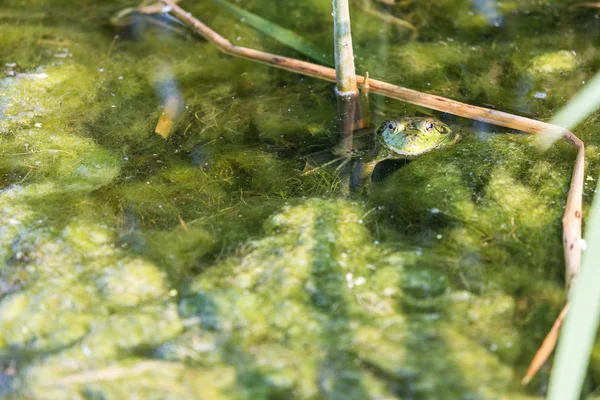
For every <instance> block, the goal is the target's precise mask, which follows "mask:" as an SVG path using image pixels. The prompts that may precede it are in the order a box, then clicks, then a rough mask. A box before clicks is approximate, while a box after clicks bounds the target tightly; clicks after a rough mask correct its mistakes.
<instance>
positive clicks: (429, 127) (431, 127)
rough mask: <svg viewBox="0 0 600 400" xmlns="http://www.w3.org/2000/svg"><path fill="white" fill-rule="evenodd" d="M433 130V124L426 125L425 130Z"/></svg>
mask: <svg viewBox="0 0 600 400" xmlns="http://www.w3.org/2000/svg"><path fill="white" fill-rule="evenodd" d="M432 129H433V122H430V123H429V125H427V130H428V131H430V130H432Z"/></svg>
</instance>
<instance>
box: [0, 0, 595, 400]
mask: <svg viewBox="0 0 600 400" xmlns="http://www.w3.org/2000/svg"><path fill="white" fill-rule="evenodd" d="M188 3H189V4H188ZM364 3H365V2H362V3H361V4H360V6H361V7H364V6H365V4H364ZM574 3H575V2H573V1H558V0H555V1H538V0H535V1H534V0H524V1H504V2H495V1H487V2H486V1H475V2H471V1H467V0H441V1H431V2H417V1H414V2H401V5H398V6H386V5H385V4H383V5H382V4H380V3H378V2H372V3H371V4H370V5H369V6H371V7H377V9H378V10H379V11H381V12H385V13H391V14H392V15H395V16H397V17H399V18H404V19H406V20H407V21H409V22H410V23H412V24H413V25H415V26H416V27H417V28H418V34H419V35H418V38H417V39H411V35H410V32H407V31H406V30H405V29H402V28H400V27H397V26H394V25H390V24H388V23H386V22H385V21H382V20H379V19H377V16H375V15H373V14H369V13H364V12H361V9H362V8H356V9H354V8H353V9H352V10H351V12H352V18H353V35H354V46H355V53H356V63H357V68H358V70H359V71H360V72H364V71H368V72H369V73H370V75H371V76H374V77H377V78H379V79H382V80H385V81H389V82H391V83H395V84H399V85H403V86H406V87H410V88H413V89H417V90H422V91H426V92H429V93H434V94H439V95H443V96H446V97H450V98H453V99H456V100H460V101H464V102H467V103H471V104H476V105H483V106H487V107H495V108H498V109H501V110H503V111H508V112H513V113H517V114H520V115H524V116H528V117H532V118H536V119H541V120H547V119H549V118H550V117H551V116H552V115H553V113H554V112H556V111H557V110H558V109H559V108H560V107H561V106H563V105H564V104H565V103H566V102H567V101H568V100H569V98H570V97H571V96H573V95H574V94H575V93H576V92H577V91H578V90H579V89H580V88H581V87H583V86H584V85H585V82H586V80H589V79H591V77H592V76H593V75H594V73H595V71H596V70H597V68H598V66H599V65H600V53H599V52H598V50H597V49H598V47H599V46H600V37H599V36H598V32H599V31H600V11H598V10H594V9H581V8H571V7H570V6H571V5H572V4H574ZM135 5H136V4H132V3H130V2H127V1H125V0H118V1H116V0H115V1H91V0H82V1H79V2H76V3H74V2H70V1H66V0H46V1H45V0H31V1H27V2H22V1H18V0H4V1H3V2H2V7H0V65H2V66H3V67H4V66H6V72H5V73H3V74H2V76H1V78H0V96H1V97H0V221H1V222H0V398H7V399H126V398H127V399H134V398H137V399H473V400H474V399H536V398H543V395H544V393H545V390H546V386H547V381H548V377H549V367H546V368H545V369H543V370H542V372H541V374H540V375H539V376H538V377H537V378H536V379H535V380H534V381H533V382H532V383H531V384H530V385H529V386H527V387H522V386H521V385H520V383H519V382H520V378H521V376H522V374H523V373H524V371H525V369H526V367H527V365H528V363H529V361H530V359H531V357H532V355H533V354H534V352H535V350H536V349H537V347H538V345H539V344H540V343H541V340H542V339H543V337H544V335H545V334H546V332H547V331H548V329H549V328H550V326H551V324H552V322H553V321H554V318H555V317H556V316H557V315H558V313H559V311H560V309H561V307H562V303H563V300H564V281H563V275H564V264H563V259H562V257H563V256H562V247H561V215H562V212H563V208H564V205H565V200H566V193H567V191H568V186H569V178H570V174H571V172H572V161H573V159H574V156H575V151H574V150H573V149H571V148H570V147H569V146H568V145H567V144H565V143H557V144H555V145H554V146H553V147H552V148H551V149H550V150H549V151H548V152H545V153H540V152H538V151H537V150H536V147H535V142H534V140H533V138H532V137H530V136H528V135H524V134H519V133H515V132H509V131H506V130H501V129H500V128H496V127H493V126H489V125H483V124H479V123H473V122H472V121H468V120H463V119H460V118H455V117H451V116H448V115H439V114H432V113H431V112H430V111H428V110H425V109H421V108H418V107H415V106H410V105H407V104H404V103H401V102H397V101H391V100H386V99H384V98H381V97H377V96H372V97H371V99H370V102H369V107H370V112H371V115H372V119H373V121H374V125H377V124H379V123H381V122H382V121H384V120H386V119H387V118H389V117H396V116H400V117H402V116H424V115H432V116H435V117H437V118H440V119H442V120H443V121H444V122H445V123H447V124H449V125H451V126H452V128H453V129H456V130H460V131H461V136H463V137H464V139H463V140H461V141H460V142H459V143H458V144H456V145H454V146H452V147H448V148H446V149H444V150H442V151H438V152H431V153H427V154H425V155H423V156H421V157H420V158H418V159H416V160H414V161H411V162H409V163H402V162H386V163H384V164H383V165H381V166H380V167H379V168H378V170H379V171H376V174H375V177H374V178H375V179H374V180H375V182H374V183H373V185H372V188H371V190H370V191H369V192H368V193H354V194H352V195H351V196H344V195H343V191H342V186H343V185H341V181H340V177H339V175H338V174H337V173H336V171H335V168H323V169H322V170H320V171H319V172H318V173H314V174H310V175H306V174H305V175H303V174H302V172H303V171H304V170H305V168H306V159H307V157H308V156H309V155H311V154H317V153H319V152H321V153H320V154H327V153H328V151H327V149H329V148H331V147H332V146H334V145H335V144H336V142H337V135H338V128H337V120H336V100H335V96H334V94H333V86H332V85H331V84H329V83H326V82H321V81H318V80H314V79H309V78H306V77H302V76H299V75H295V74H293V73H289V72H283V71H279V70H274V69H270V68H269V67H267V66H263V65H259V64H255V63H252V62H250V61H245V60H239V59H235V58H232V57H229V56H226V55H223V54H221V53H219V52H218V50H216V49H215V48H214V47H213V46H212V45H210V44H208V43H206V42H204V41H203V40H201V39H199V38H193V37H191V35H178V34H170V33H168V32H165V31H160V30H153V29H147V30H146V31H145V32H141V31H135V30H134V31H129V32H115V31H114V30H113V29H112V28H111V26H110V25H109V20H110V18H111V16H113V15H114V14H115V13H116V12H118V11H119V10H121V9H123V8H125V7H131V6H135ZM182 5H183V6H185V7H186V9H188V10H190V11H191V12H193V13H194V15H197V16H201V18H202V20H203V21H204V22H206V23H207V24H209V25H210V26H211V27H213V28H215V29H216V30H218V31H219V32H220V33H222V34H223V35H224V36H226V37H228V38H230V39H231V40H232V41H234V42H235V43H236V44H240V45H244V46H247V47H252V48H258V49H263V50H267V51H270V52H273V53H278V54H283V55H287V56H291V57H297V58H302V57H303V56H302V55H300V54H297V53H295V52H294V50H291V49H289V48H286V47H284V46H283V45H281V44H279V43H278V42H276V41H274V40H272V39H270V38H268V37H266V36H264V35H262V34H261V33H259V32H257V31H255V30H253V29H252V28H251V27H249V26H247V25H246V23H245V21H244V20H243V19H239V18H235V17H232V16H231V15H229V14H226V13H224V12H223V10H222V9H220V8H218V7H216V6H214V5H213V4H212V3H210V2H209V4H205V2H192V1H190V2H188V1H184V2H183V3H182ZM236 5H238V6H240V7H242V8H244V9H245V10H248V11H250V12H252V13H255V14H256V15H259V16H261V17H262V18H265V19H267V20H270V21H275V22H277V23H278V24H279V25H281V26H282V27H284V28H286V29H289V30H290V31H293V32H295V33H296V34H299V35H301V36H303V37H304V38H305V39H306V40H309V41H310V42H311V43H319V44H322V46H323V49H325V51H326V50H327V48H328V45H327V44H328V43H330V42H331V38H332V35H333V28H332V26H331V22H332V18H331V9H330V8H331V2H330V1H329V0H304V1H300V0H290V1H278V2H273V1H270V0H247V1H239V2H236ZM357 5H359V4H357ZM116 33H119V37H118V38H115V34H116ZM169 90H177V91H179V93H180V94H181V98H182V100H183V104H184V105H185V106H184V112H183V115H182V117H181V118H179V119H178V120H177V121H176V123H175V125H174V129H173V133H172V134H171V135H170V136H169V137H168V139H166V140H165V139H163V138H162V137H160V136H158V135H156V134H155V133H154V128H155V126H156V122H157V121H158V118H159V117H160V115H161V111H162V97H161V96H163V94H164V92H165V91H169ZM599 117H600V114H598V113H596V114H594V115H593V116H592V117H590V118H589V119H588V120H587V121H585V122H584V123H583V124H581V125H580V126H579V127H577V128H576V129H575V130H574V133H575V134H577V135H578V136H579V137H580V138H581V139H582V140H584V141H585V143H586V146H587V149H586V158H587V160H588V164H587V171H586V187H585V190H584V201H585V203H586V208H585V209H584V215H586V211H587V208H588V205H589V203H590V201H591V199H592V197H593V194H594V193H593V192H594V187H595V184H596V182H595V180H596V178H597V177H598V172H599V169H600V151H599V148H598V146H599V145H600V137H599V136H598V134H599V133H598V132H599V131H600V123H599V122H598V118H599ZM599 349H600V348H599ZM599 349H596V350H597V351H595V353H594V354H593V355H592V362H591V367H590V371H589V374H588V379H587V383H586V389H585V390H586V395H589V397H588V398H594V389H595V388H596V387H597V386H598V384H599V383H600V357H599V354H600V352H599V351H598V350H599Z"/></svg>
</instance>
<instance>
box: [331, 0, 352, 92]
mask: <svg viewBox="0 0 600 400" xmlns="http://www.w3.org/2000/svg"><path fill="white" fill-rule="evenodd" d="M333 37H334V46H333V47H334V52H335V72H336V83H337V85H336V88H337V92H338V95H342V96H343V95H347V96H356V95H358V87H357V85H356V71H355V69H354V51H353V50H352V30H351V28H350V8H349V6H348V0H333Z"/></svg>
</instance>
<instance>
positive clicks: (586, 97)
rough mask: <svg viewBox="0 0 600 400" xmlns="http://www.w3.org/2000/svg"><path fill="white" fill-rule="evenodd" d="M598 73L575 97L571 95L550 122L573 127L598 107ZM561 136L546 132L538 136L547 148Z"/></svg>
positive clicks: (599, 98) (599, 87) (599, 105)
mask: <svg viewBox="0 0 600 400" xmlns="http://www.w3.org/2000/svg"><path fill="white" fill-rule="evenodd" d="M599 93H600V74H596V76H594V77H593V78H592V80H590V81H589V82H588V83H587V84H586V85H585V87H584V88H583V89H581V90H580V91H579V92H577V94H576V95H575V97H573V98H572V99H571V100H570V101H569V102H568V103H567V104H566V105H565V106H564V107H563V108H562V109H561V110H560V111H558V112H557V113H556V114H555V115H554V117H553V118H552V120H550V123H551V124H554V125H559V126H563V127H565V128H567V129H573V128H575V126H577V124H579V123H580V122H582V121H583V120H584V119H586V118H587V117H589V116H590V115H592V114H593V113H594V112H595V111H596V110H598V109H599V108H600V96H599V95H598V94H599ZM561 137H562V135H561V134H554V135H553V134H547V135H541V136H540V145H541V148H542V149H544V150H545V149H548V148H549V147H550V146H551V145H552V144H553V143H554V142H555V141H557V140H559V139H560V138H561Z"/></svg>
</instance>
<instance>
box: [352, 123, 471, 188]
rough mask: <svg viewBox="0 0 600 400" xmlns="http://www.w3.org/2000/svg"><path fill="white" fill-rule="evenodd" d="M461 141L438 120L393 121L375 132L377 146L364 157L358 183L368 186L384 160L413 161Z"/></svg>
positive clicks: (457, 135)
mask: <svg viewBox="0 0 600 400" xmlns="http://www.w3.org/2000/svg"><path fill="white" fill-rule="evenodd" d="M459 139H460V135H459V134H458V133H455V132H453V131H452V129H450V127H449V126H448V125H446V124H444V123H443V122H441V121H439V120H437V119H435V118H430V117H404V118H398V119H390V120H388V121H386V122H385V123H384V124H383V125H381V126H380V127H379V128H378V129H377V130H376V131H375V147H374V148H373V149H372V150H371V151H370V152H367V153H366V154H364V155H363V156H362V158H361V163H360V168H359V172H358V175H359V176H358V179H359V183H360V184H361V185H365V186H369V184H370V182H371V175H372V174H373V170H374V169H375V167H376V166H377V164H379V163H380V162H381V161H383V160H397V159H414V158H416V157H418V156H419V155H421V154H423V153H426V152H428V151H431V150H434V149H440V148H443V147H445V146H448V145H451V144H454V143H456V142H457V141H458V140H459Z"/></svg>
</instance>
